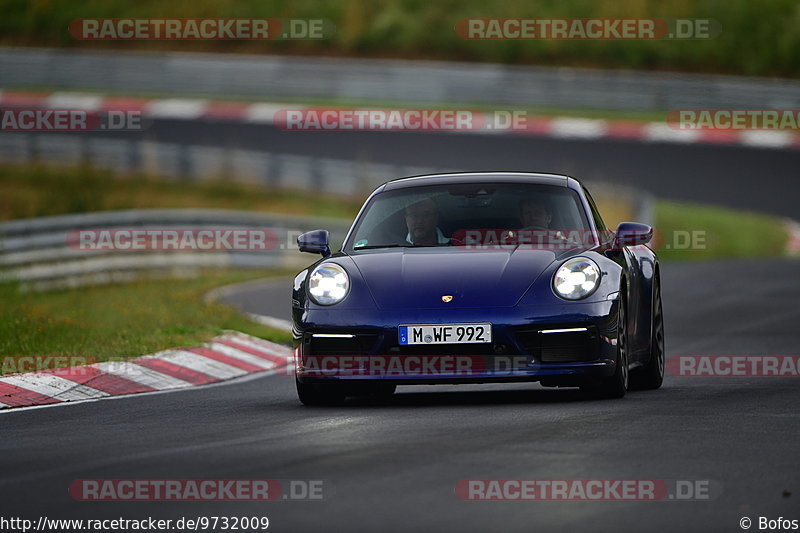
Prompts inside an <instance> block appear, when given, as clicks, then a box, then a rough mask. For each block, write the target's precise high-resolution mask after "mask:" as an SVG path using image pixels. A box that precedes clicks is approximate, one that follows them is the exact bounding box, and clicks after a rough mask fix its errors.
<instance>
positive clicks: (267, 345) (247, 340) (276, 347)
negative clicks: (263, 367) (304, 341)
mask: <svg viewBox="0 0 800 533" xmlns="http://www.w3.org/2000/svg"><path fill="white" fill-rule="evenodd" d="M219 338H220V339H224V340H226V341H233V342H238V343H239V344H241V345H242V346H247V347H248V348H252V349H254V350H257V351H259V352H264V353H265V354H267V355H270V356H272V357H289V356H290V355H292V350H291V349H289V348H287V347H286V346H281V345H280V344H275V343H274V342H269V341H268V340H264V339H254V338H252V337H245V336H242V335H223V336H221V337H219Z"/></svg>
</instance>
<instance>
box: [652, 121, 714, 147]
mask: <svg viewBox="0 0 800 533" xmlns="http://www.w3.org/2000/svg"><path fill="white" fill-rule="evenodd" d="M699 136H700V132H699V131H697V130H676V129H673V128H671V127H669V126H668V125H667V124H663V123H661V122H650V123H648V124H647V125H645V127H644V139H646V140H648V141H665V142H680V143H693V142H696V141H697V140H698V137H699Z"/></svg>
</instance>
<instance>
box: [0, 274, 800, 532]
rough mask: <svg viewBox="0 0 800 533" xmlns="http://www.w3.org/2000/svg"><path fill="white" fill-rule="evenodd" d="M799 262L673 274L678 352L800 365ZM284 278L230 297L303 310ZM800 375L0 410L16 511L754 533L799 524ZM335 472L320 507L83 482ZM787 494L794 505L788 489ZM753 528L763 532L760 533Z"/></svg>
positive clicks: (341, 524) (268, 384)
mask: <svg viewBox="0 0 800 533" xmlns="http://www.w3.org/2000/svg"><path fill="white" fill-rule="evenodd" d="M797 271H798V263H797V262H795V261H782V260H757V261H741V262H733V263H722V262H708V263H695V264H667V265H664V268H663V290H664V313H665V320H666V328H667V351H668V354H669V356H675V355H679V354H740V355H744V354H796V353H797V351H798V346H799V345H800V343H799V342H798V341H800V334H798V330H797V324H798V323H800V309H798V307H797V304H796V303H797V302H798V301H800V285H798V283H797ZM289 284H290V282H289V280H286V281H285V282H278V283H275V282H269V283H265V284H264V285H262V286H260V287H256V288H253V287H247V288H244V289H242V291H241V292H237V291H234V292H232V293H229V294H228V296H227V301H229V302H230V303H234V304H236V305H238V306H240V307H241V308H244V309H247V310H250V311H256V312H259V313H264V314H271V315H273V316H278V317H281V318H287V317H288V299H287V297H288V294H289V286H290V285H289ZM798 404H800V388H798V381H797V378H697V377H694V378H679V377H671V376H668V377H667V379H666V381H665V383H664V386H663V387H662V389H660V390H658V391H649V392H631V393H629V394H628V396H626V397H625V398H624V399H622V400H604V401H597V400H589V399H586V398H583V397H582V396H581V395H580V394H579V393H577V392H576V391H573V390H571V389H563V390H554V389H545V388H542V387H540V386H539V385H537V384H515V385H508V386H505V385H481V386H477V385H476V386H467V385H464V386H436V387H431V386H409V387H401V388H400V389H399V391H398V393H397V394H396V395H395V396H394V397H393V398H392V399H391V400H389V401H387V402H385V403H375V402H372V403H370V402H368V401H366V400H356V399H353V400H349V401H348V403H347V404H345V405H344V406H342V407H334V408H308V407H303V406H301V405H300V404H299V402H298V401H297V399H296V397H295V392H294V385H293V380H292V378H290V377H287V376H278V375H276V376H269V377H258V378H256V379H251V380H247V381H240V382H233V383H230V384H227V385H223V386H215V387H207V388H199V389H194V390H188V391H184V392H176V393H169V394H156V395H140V396H134V397H129V398H123V399H116V400H105V401H99V402H91V403H81V404H73V405H65V406H58V407H49V408H42V409H34V410H27V411H16V412H13V411H12V412H7V413H4V414H0V427H2V439H1V440H0V471H1V472H2V477H1V478H0V502H2V508H3V511H2V515H3V516H6V517H8V516H25V517H33V518H36V517H38V516H39V515H46V516H47V517H49V518H55V517H80V518H116V517H125V518H137V519H141V518H144V517H147V516H154V517H162V518H177V517H180V516H189V517H196V516H202V515H206V516H222V515H232V514H236V515H242V514H244V515H247V516H268V517H269V519H270V521H271V522H270V523H271V525H270V528H269V530H270V531H499V530H504V531H578V530H582V531H647V530H652V531H740V529H739V525H738V524H739V520H740V518H741V517H743V516H748V517H750V518H752V519H753V520H757V517H759V516H766V517H770V518H777V517H779V516H783V517H789V518H800V506H799V505H798V503H797V499H798V497H800V479H799V476H798V467H797V437H798V430H799V429H800V411H798V409H797V406H798ZM97 478H103V479H108V478H117V479H120V478H135V479H143V478H158V479H164V478H224V479H231V478H246V479H252V478H269V479H282V480H290V479H293V480H324V482H325V483H327V484H328V485H327V487H328V489H329V490H328V491H327V492H326V493H325V499H324V500H323V501H276V502H266V503H252V502H235V503H231V502H216V503H191V502H190V503H187V502H184V503H174V502H169V503H166V502H153V503H151V502H145V503H142V502H136V503H132V502H77V501H74V500H72V499H71V498H70V497H69V496H68V494H67V487H68V486H69V484H70V482H72V481H73V480H75V479H97ZM472 478H479V479H495V478H499V479H511V478H513V479H519V478H524V479H586V478H599V479H668V480H674V479H682V480H711V481H712V482H714V483H715V486H716V484H718V485H719V486H721V489H722V492H721V494H718V495H717V497H716V498H715V499H713V500H706V501H674V500H673V501H659V502H468V501H462V500H460V499H458V498H457V497H456V496H455V493H454V488H455V484H456V482H458V481H459V480H462V479H472ZM786 494H790V495H788V496H787V495H786ZM753 529H755V527H754V528H753Z"/></svg>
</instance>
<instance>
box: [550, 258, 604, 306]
mask: <svg viewBox="0 0 800 533" xmlns="http://www.w3.org/2000/svg"><path fill="white" fill-rule="evenodd" d="M598 285H600V268H599V267H598V266H597V263H595V262H594V261H592V260H591V259H588V258H586V257H573V258H572V259H570V260H568V261H566V262H564V264H563V265H561V266H560V267H559V269H558V270H556V274H555V276H553V289H554V290H555V291H556V294H558V295H559V296H561V297H562V298H564V299H566V300H580V299H581V298H586V297H587V296H589V295H590V294H592V293H593V292H594V291H595V289H596V288H597V286H598Z"/></svg>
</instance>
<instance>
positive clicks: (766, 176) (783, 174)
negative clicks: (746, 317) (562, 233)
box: [44, 119, 800, 220]
mask: <svg viewBox="0 0 800 533" xmlns="http://www.w3.org/2000/svg"><path fill="white" fill-rule="evenodd" d="M87 134H88V135H96V136H107V137H108V136H109V135H113V138H132V139H148V140H152V141H161V142H174V143H188V144H195V145H207V146H215V147H229V148H241V149H249V150H264V151H269V152H275V153H282V154H295V155H307V156H317V157H329V158H335V159H355V160H359V161H369V162H376V163H392V164H399V165H411V166H422V167H431V168H444V169H449V170H454V171H461V170H475V171H480V170H516V171H526V172H554V173H557V174H570V175H573V176H575V177H577V178H579V179H582V180H587V181H607V182H611V183H621V184H624V185H630V186H634V187H638V188H640V189H644V190H646V191H649V192H651V193H653V194H654V195H656V196H657V197H659V198H665V199H675V200H681V201H684V202H694V203H704V204H718V205H723V206H729V207H737V208H743V209H750V210H754V211H763V212H769V213H775V214H778V215H783V216H788V217H791V218H794V219H796V220H797V219H800V209H799V208H798V206H797V198H798V195H797V191H798V185H797V170H798V168H800V150H797V149H794V150H775V149H769V148H754V147H745V146H741V145H724V144H705V143H702V144H682V143H663V142H641V141H637V140H625V139H612V138H600V139H578V138H571V139H563V138H552V137H534V136H529V135H497V134H495V135H484V134H473V133H469V134H466V133H465V134H452V133H435V132H425V133H411V132H402V131H400V132H380V131H372V132H370V131H358V132H354V131H322V132H315V131H282V130H280V129H278V128H275V127H274V126H271V125H267V124H250V123H244V122H235V121H212V120H208V121H190V120H171V119H159V120H155V121H153V123H152V125H151V126H150V128H149V129H147V130H146V131H142V132H114V133H113V134H109V133H108V132H94V133H92V132H88V133H87ZM44 135H46V133H45V134H44ZM394 177H397V176H387V178H386V179H387V180H388V179H392V178H394Z"/></svg>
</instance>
